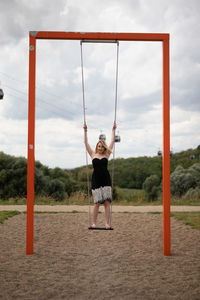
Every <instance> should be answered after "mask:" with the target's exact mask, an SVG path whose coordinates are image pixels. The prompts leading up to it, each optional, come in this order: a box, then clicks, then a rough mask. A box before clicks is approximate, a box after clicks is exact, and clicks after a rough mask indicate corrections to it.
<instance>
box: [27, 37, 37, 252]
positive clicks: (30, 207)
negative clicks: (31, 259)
mask: <svg viewBox="0 0 200 300" xmlns="http://www.w3.org/2000/svg"><path fill="white" fill-rule="evenodd" d="M35 58H36V39H35V38H34V37H33V36H32V35H31V34H30V35H29V106H28V165H27V227H26V228H27V229H26V254H33V221H34V174H35Z"/></svg>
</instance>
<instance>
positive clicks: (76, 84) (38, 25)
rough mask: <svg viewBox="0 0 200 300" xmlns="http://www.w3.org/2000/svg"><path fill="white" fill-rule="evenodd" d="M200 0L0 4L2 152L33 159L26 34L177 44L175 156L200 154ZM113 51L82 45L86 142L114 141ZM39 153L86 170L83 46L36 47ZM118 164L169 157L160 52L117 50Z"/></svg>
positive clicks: (158, 47) (18, 0) (138, 45)
mask: <svg viewBox="0 0 200 300" xmlns="http://www.w3.org/2000/svg"><path fill="white" fill-rule="evenodd" d="M199 18H200V1H199V0H190V1H187V0H168V1H165V0H123V1H121V0H101V1H99V0H55V1H53V0H52V1H49V0H32V1H26V0H7V1H5V0H0V88H2V89H3V90H4V94H5V96H4V99H3V101H0V151H3V152H5V153H7V154H11V155H15V156H24V157H27V117H28V59H29V58H28V54H29V50H28V47H29V31H45V30H46V31H51V30H52V31H81V32H148V33H150V32H154V33H169V34H170V64H171V69H170V80H171V87H170V89H171V90H170V97H171V112H170V114H171V149H172V150H173V151H174V152H178V151H181V150H186V149H188V148H196V147H197V146H198V145H199V144H200V130H199V121H200V50H199V49H200V22H199ZM116 48H117V46H116V44H100V43H98V44H94V43H92V44H91V43H90V44H89V43H87V44H86V43H85V44H83V59H84V75H85V100H86V118H87V124H88V136H89V142H90V144H91V147H93V148H94V147H95V144H96V142H97V140H98V136H99V134H100V133H101V132H102V133H105V134H106V137H107V141H108V142H109V140H110V137H111V128H112V124H113V119H114V101H115V73H116ZM36 60H37V66H36V69H37V75H36V85H37V88H36V118H37V119H36V140H35V141H36V152H35V158H36V159H37V160H40V161H41V162H42V163H43V164H45V165H47V166H49V167H55V166H59V167H61V168H73V167H77V166H81V165H84V164H85V149H84V144H83V129H82V126H83V108H82V86H81V68H80V66H81V62H80V42H79V41H52V40H51V41H50V40H37V58H36ZM117 125H118V128H117V133H118V134H119V135H120V136H121V142H120V143H118V144H116V157H124V158H127V157H137V156H143V155H147V156H153V155H156V153H157V151H158V150H159V149H162V44H161V43H160V42H120V45H119V82H118V106H117Z"/></svg>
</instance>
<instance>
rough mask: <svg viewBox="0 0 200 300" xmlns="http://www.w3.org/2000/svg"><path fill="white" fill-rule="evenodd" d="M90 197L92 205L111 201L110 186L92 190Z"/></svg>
mask: <svg viewBox="0 0 200 300" xmlns="http://www.w3.org/2000/svg"><path fill="white" fill-rule="evenodd" d="M92 196H93V199H94V203H95V204H96V203H101V204H102V203H104V202H105V201H110V202H111V201H112V188H111V186H104V187H100V188H98V189H95V190H92Z"/></svg>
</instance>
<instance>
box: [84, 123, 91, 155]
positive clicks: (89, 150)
mask: <svg viewBox="0 0 200 300" xmlns="http://www.w3.org/2000/svg"><path fill="white" fill-rule="evenodd" d="M83 128H84V143H85V147H86V150H87V152H88V153H89V155H90V156H91V157H92V154H93V150H92V149H91V147H90V145H89V144H88V138H87V125H86V123H85V124H84V125H83Z"/></svg>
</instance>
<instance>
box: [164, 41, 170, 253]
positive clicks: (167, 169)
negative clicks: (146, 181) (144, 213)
mask: <svg viewBox="0 0 200 300" xmlns="http://www.w3.org/2000/svg"><path fill="white" fill-rule="evenodd" d="M169 93H170V89H169V36H168V38H166V39H164V40H163V254H164V255H166V256H169V255H171V250H170V249H171V237H170V97H169V95H170V94H169Z"/></svg>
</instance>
